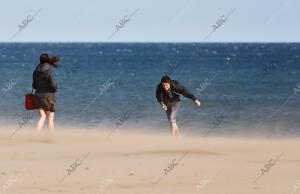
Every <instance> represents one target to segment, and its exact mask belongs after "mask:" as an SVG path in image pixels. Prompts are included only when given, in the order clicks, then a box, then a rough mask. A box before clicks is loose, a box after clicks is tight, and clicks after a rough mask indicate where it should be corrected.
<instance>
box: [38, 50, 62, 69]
mask: <svg viewBox="0 0 300 194" xmlns="http://www.w3.org/2000/svg"><path fill="white" fill-rule="evenodd" d="M58 61H60V56H54V57H49V56H48V54H46V53H43V54H41V56H40V62H41V63H49V64H50V65H52V66H53V67H55V68H57V67H59V66H60V65H59V64H57V62H58Z"/></svg>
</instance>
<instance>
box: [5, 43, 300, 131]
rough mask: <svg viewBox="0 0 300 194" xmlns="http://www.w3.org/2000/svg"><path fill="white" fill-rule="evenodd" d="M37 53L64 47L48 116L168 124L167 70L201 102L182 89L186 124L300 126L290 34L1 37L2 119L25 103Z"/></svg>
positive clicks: (87, 122)
mask: <svg viewBox="0 0 300 194" xmlns="http://www.w3.org/2000/svg"><path fill="white" fill-rule="evenodd" d="M41 53H48V54H50V55H60V56H61V57H62V60H61V62H60V64H61V66H60V67H59V68H57V69H55V68H53V71H54V73H55V77H56V80H57V83H58V92H57V94H56V98H57V107H56V113H55V122H56V126H80V127H81V128H82V129H90V128H94V127H97V129H99V130H101V128H102V127H107V126H109V127H112V128H114V127H117V128H118V130H122V128H126V129H127V130H130V129H132V130H141V131H143V130H145V129H147V130H151V131H153V132H155V131H160V132H161V131H169V127H168V122H167V118H166V115H165V113H164V112H163V110H162V108H161V107H160V105H159V104H158V103H157V101H156V97H155V90H156V86H157V84H158V83H159V81H160V79H161V77H162V76H163V75H165V74H168V75H169V76H170V77H171V78H172V79H175V80H177V81H179V82H180V83H181V84H182V85H184V86H185V87H186V88H188V89H189V90H190V91H191V92H192V93H193V94H194V95H196V97H197V98H198V99H199V100H200V102H201V106H200V107H197V106H196V105H195V104H194V103H193V102H191V100H190V99H186V98H184V97H181V105H180V110H179V112H178V115H177V121H178V125H179V128H180V129H181V131H182V132H184V133H191V134H197V135H212V134H214V135H244V136H253V135H256V136H293V135H299V134H300V130H299V128H300V122H299V118H300V57H299V56H300V44H298V43H1V44H0V72H1V75H0V89H1V90H0V92H1V93H0V106H1V109H0V122H1V123H2V124H5V125H6V124H10V125H16V126H17V124H18V122H20V121H21V120H22V118H24V115H26V114H27V113H28V112H27V111H26V110H25V107H24V95H25V94H26V93H29V92H31V83H32V73H33V71H34V69H35V67H36V66H37V64H38V63H39V56H40V54H41ZM37 118H38V115H37V113H35V117H34V118H33V119H32V120H31V121H30V122H28V125H34V123H35V122H36V120H37Z"/></svg>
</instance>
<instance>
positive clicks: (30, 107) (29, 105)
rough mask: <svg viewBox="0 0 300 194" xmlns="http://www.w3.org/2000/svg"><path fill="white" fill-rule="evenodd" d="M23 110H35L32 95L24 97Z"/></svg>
mask: <svg viewBox="0 0 300 194" xmlns="http://www.w3.org/2000/svg"><path fill="white" fill-rule="evenodd" d="M25 108H26V110H35V109H36V107H35V104H34V95H33V94H26V95H25Z"/></svg>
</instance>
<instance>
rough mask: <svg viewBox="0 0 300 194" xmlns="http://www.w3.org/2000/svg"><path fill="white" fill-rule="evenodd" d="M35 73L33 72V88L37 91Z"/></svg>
mask: <svg viewBox="0 0 300 194" xmlns="http://www.w3.org/2000/svg"><path fill="white" fill-rule="evenodd" d="M34 74H35V71H34V72H33V74H32V88H33V89H36V87H37V85H36V80H35V79H34V77H35V75H34Z"/></svg>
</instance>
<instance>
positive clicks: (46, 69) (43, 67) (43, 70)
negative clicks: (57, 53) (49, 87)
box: [36, 63, 51, 72]
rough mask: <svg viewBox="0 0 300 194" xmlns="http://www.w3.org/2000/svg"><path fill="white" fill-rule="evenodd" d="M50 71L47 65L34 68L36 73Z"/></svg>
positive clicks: (42, 64) (43, 64)
mask: <svg viewBox="0 0 300 194" xmlns="http://www.w3.org/2000/svg"><path fill="white" fill-rule="evenodd" d="M50 69H51V65H50V64H49V63H41V64H39V65H38V66H37V67H36V71H39V72H45V71H48V70H50Z"/></svg>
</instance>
